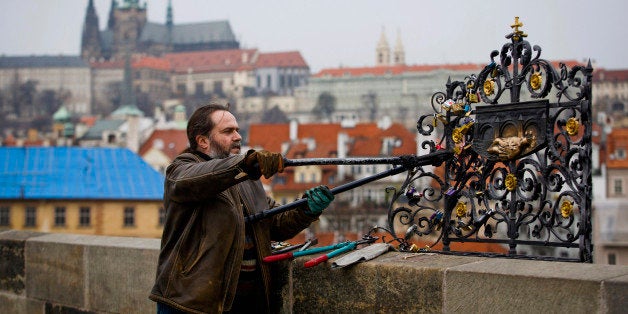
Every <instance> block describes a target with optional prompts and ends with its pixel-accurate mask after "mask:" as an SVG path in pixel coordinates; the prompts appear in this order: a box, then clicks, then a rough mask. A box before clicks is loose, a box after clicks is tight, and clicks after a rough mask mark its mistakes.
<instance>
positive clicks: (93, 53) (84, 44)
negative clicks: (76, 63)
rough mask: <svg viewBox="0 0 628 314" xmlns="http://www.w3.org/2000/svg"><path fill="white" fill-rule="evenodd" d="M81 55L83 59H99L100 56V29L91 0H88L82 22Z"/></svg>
mask: <svg viewBox="0 0 628 314" xmlns="http://www.w3.org/2000/svg"><path fill="white" fill-rule="evenodd" d="M81 57H82V58H83V59H84V60H90V59H99V58H101V57H102V50H101V43H100V31H99V30H98V15H97V14H96V8H95V7H94V1H93V0H89V3H88V4H87V12H86V13H85V22H83V34H82V36H81Z"/></svg>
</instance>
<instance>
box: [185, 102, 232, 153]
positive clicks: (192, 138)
mask: <svg viewBox="0 0 628 314" xmlns="http://www.w3.org/2000/svg"><path fill="white" fill-rule="evenodd" d="M219 110H224V111H229V104H227V105H226V106H225V105H221V104H218V103H215V102H211V103H209V104H208V105H204V106H202V107H199V108H197V109H196V110H194V113H192V116H191V117H190V119H189V120H188V127H187V135H188V141H189V143H190V147H189V148H188V150H191V151H195V150H196V148H197V143H196V136H197V135H207V134H209V132H210V131H211V130H212V129H213V128H214V121H212V119H211V114H212V113H213V112H214V111H219Z"/></svg>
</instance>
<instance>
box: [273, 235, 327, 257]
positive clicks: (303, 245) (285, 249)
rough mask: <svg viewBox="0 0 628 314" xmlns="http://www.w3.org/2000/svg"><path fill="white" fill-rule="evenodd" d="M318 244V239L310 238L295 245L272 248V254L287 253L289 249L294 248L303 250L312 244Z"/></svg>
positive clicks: (292, 249)
mask: <svg viewBox="0 0 628 314" xmlns="http://www.w3.org/2000/svg"><path fill="white" fill-rule="evenodd" d="M316 244H318V239H316V238H314V239H310V240H307V241H305V242H304V243H301V244H296V245H291V246H287V247H283V248H279V249H276V250H273V254H282V253H287V252H290V251H294V250H296V249H299V251H303V250H305V249H307V248H308V247H310V246H312V245H316Z"/></svg>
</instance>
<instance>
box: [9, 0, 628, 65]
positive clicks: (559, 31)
mask: <svg viewBox="0 0 628 314" xmlns="http://www.w3.org/2000/svg"><path fill="white" fill-rule="evenodd" d="M143 2H144V1H141V3H143ZM146 2H147V5H148V20H149V21H151V22H157V23H164V22H165V16H166V6H167V4H168V0H149V1H146ZM87 3H88V1H87V0H85V1H71V0H60V1H55V2H52V1H41V0H22V1H17V0H8V1H2V2H1V3H0V12H2V13H0V26H1V27H2V29H3V30H4V31H3V32H2V33H0V43H1V44H0V54H3V55H9V56H11V55H59V54H63V55H79V50H80V40H81V30H82V26H83V21H84V18H85V10H86V7H87ZM94 4H95V6H96V12H97V14H98V17H99V22H100V26H101V29H103V28H104V27H105V25H106V23H107V17H108V14H109V8H110V5H111V1H110V0H94ZM173 11H174V23H175V24H180V23H194V22H202V21H213V20H228V21H229V22H230V24H231V27H232V29H233V32H234V33H235V34H236V36H237V39H238V40H239V41H240V43H241V47H242V48H257V49H259V50H260V51H263V52H273V51H291V50H298V51H300V52H301V53H302V54H303V56H304V58H305V59H306V61H307V62H308V64H309V66H310V68H311V70H312V72H313V73H316V72H317V71H320V70H321V69H324V68H335V67H340V66H345V67H363V66H367V67H368V66H374V65H375V46H376V45H377V42H378V41H379V38H380V35H381V33H382V31H384V32H385V34H386V37H387V40H388V44H389V46H390V47H391V49H392V48H393V47H394V46H395V43H396V40H397V37H398V36H400V38H401V40H402V42H403V45H404V48H405V53H406V63H407V64H445V63H453V64H457V63H485V62H488V61H489V54H490V52H491V51H492V50H500V49H501V47H502V45H503V44H505V43H506V42H507V39H506V38H505V37H504V36H505V35H506V34H508V33H509V32H511V28H510V25H511V24H512V23H513V22H514V17H515V16H519V18H520V21H521V22H522V23H523V27H522V30H523V31H524V32H526V33H527V34H528V35H529V36H528V38H527V40H528V41H529V42H530V43H531V44H532V45H539V46H540V47H541V48H542V49H543V50H542V51H543V52H542V54H541V57H542V58H544V59H548V60H577V61H583V62H584V61H586V60H588V59H591V60H592V61H593V63H594V66H597V67H601V68H607V69H626V68H628V60H626V59H625V58H624V53H623V51H624V50H625V49H626V45H627V44H626V43H624V42H621V41H619V40H617V39H618V38H625V37H627V36H628V29H627V28H626V27H623V26H621V25H620V24H619V23H620V21H621V19H622V14H623V12H626V11H628V3H627V2H623V1H612V0H603V1H598V2H596V4H595V5H591V2H589V1H584V0H578V1H560V0H559V1H543V0H532V1H526V2H515V1H498V0H488V1H482V0H468V1H464V2H459V3H453V4H452V3H450V2H442V1H440V2H436V1H407V0H399V1H392V2H390V3H385V4H383V3H382V2H381V1H373V0H367V1H355V0H347V1H341V2H337V1H331V0H321V1H315V2H313V1H290V0H276V1H272V2H255V1H245V0H235V1H229V2H226V3H220V5H217V4H216V3H213V2H209V1H194V0H176V1H173ZM278 12H279V13H281V14H279V15H277V13H278ZM40 30H44V31H40Z"/></svg>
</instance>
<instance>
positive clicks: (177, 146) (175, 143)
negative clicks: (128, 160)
mask: <svg viewBox="0 0 628 314" xmlns="http://www.w3.org/2000/svg"><path fill="white" fill-rule="evenodd" d="M158 143H161V144H163V145H161V144H158ZM151 148H157V149H159V150H161V151H162V152H163V153H164V154H165V155H166V156H168V158H170V160H173V159H174V158H175V157H176V156H177V155H179V154H180V153H181V152H182V151H183V150H185V149H186V148H188V138H187V134H186V131H185V130H174V129H173V130H155V131H153V133H152V134H151V135H150V137H149V138H148V140H146V142H144V144H142V146H141V147H140V150H139V155H140V156H143V155H144V154H146V153H147V152H148V151H149V150H150V149H151Z"/></svg>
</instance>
